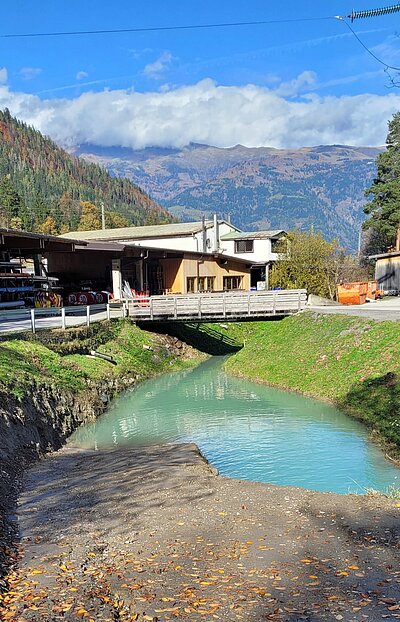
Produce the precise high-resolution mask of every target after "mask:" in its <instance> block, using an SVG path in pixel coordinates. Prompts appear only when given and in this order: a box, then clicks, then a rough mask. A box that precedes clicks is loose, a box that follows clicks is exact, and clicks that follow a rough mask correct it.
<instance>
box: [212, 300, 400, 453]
mask: <svg viewBox="0 0 400 622" xmlns="http://www.w3.org/2000/svg"><path fill="white" fill-rule="evenodd" d="M219 330H220V331H221V332H226V333H227V334H228V335H229V336H230V337H231V338H236V339H238V341H243V342H244V344H245V345H244V348H243V349H242V350H241V351H240V352H238V353H237V354H235V355H233V356H231V357H230V358H229V359H228V361H227V363H226V369H227V371H229V372H231V373H233V374H235V375H238V376H243V377H246V378H249V379H251V380H255V381H258V382H265V383H268V384H271V385H275V386H278V387H281V388H283V389H289V390H293V391H299V392H301V393H304V394H305V395H309V396H313V397H317V398H321V399H325V400H329V401H330V402H333V403H334V404H336V405H337V406H338V407H339V408H341V409H342V410H344V411H346V412H348V413H349V414H351V415H353V416H354V417H356V418H358V419H360V420H361V421H363V422H365V423H366V424H367V425H368V426H369V427H370V428H371V429H373V430H374V431H376V432H377V433H378V434H379V435H380V437H382V438H384V439H386V441H388V442H389V443H390V444H391V445H392V448H393V453H394V454H396V455H397V456H399V457H400V356H399V355H400V344H399V325H398V322H374V321H373V320H364V319H360V318H352V317H346V316H340V315H314V314H312V313H309V312H307V313H302V314H300V315H297V316H293V317H289V318H286V319H285V320H283V321H281V322H257V323H247V324H235V325H233V324H232V325H229V326H228V328H226V329H223V328H221V327H219Z"/></svg>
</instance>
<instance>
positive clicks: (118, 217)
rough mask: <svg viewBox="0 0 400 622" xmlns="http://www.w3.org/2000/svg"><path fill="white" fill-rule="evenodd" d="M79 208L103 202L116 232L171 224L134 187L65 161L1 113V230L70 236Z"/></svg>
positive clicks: (70, 158) (65, 155)
mask: <svg viewBox="0 0 400 622" xmlns="http://www.w3.org/2000/svg"><path fill="white" fill-rule="evenodd" d="M81 202H91V203H94V204H95V205H96V206H97V208H99V207H100V204H101V202H103V203H104V206H105V209H106V211H107V212H108V214H107V216H108V218H109V219H110V220H111V225H114V226H124V225H129V224H135V225H146V224H157V223H164V222H171V221H173V218H172V217H171V216H170V214H169V213H168V212H167V211H166V210H165V209H163V208H161V207H160V206H159V205H157V203H155V202H154V201H153V200H152V199H150V197H149V196H148V195H147V194H145V193H144V192H143V191H142V190H141V189H140V188H139V187H138V186H136V185H135V184H134V183H132V181H130V180H128V179H124V178H115V177H112V176H111V175H110V174H109V173H108V172H107V171H106V170H105V169H104V168H102V167H101V166H99V165H97V164H89V163H87V162H85V161H83V160H81V159H79V158H76V157H74V156H71V155H69V154H68V153H67V152H66V151H64V150H63V149H60V148H59V147H58V146H57V145H56V144H55V143H54V142H53V141H52V140H50V139H49V138H46V137H44V136H43V135H42V134H41V133H40V132H38V131H37V130H35V129H34V128H32V127H29V126H27V125H26V124H25V123H22V122H20V121H18V120H17V119H15V118H13V117H12V116H11V114H10V113H9V111H8V110H4V111H0V225H1V226H8V227H10V226H14V227H18V228H23V229H26V230H35V231H41V230H43V231H44V232H46V233H57V232H59V231H61V232H65V231H67V230H70V229H71V230H74V229H77V228H78V226H79V221H80V218H81V214H82V210H83V209H84V208H85V204H84V203H83V204H82V203H81ZM86 208H87V205H86ZM49 218H50V219H51V220H48V219H49ZM46 220H47V222H46ZM44 223H46V224H44ZM46 229H47V230H46Z"/></svg>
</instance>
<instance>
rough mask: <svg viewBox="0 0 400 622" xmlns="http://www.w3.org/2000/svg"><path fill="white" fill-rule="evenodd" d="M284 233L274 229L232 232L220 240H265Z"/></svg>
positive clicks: (222, 236)
mask: <svg viewBox="0 0 400 622" xmlns="http://www.w3.org/2000/svg"><path fill="white" fill-rule="evenodd" d="M282 233H286V231H283V230H280V229H276V230H273V231H234V232H232V233H225V235H221V240H266V239H269V238H276V237H277V236H278V235H281V234H282Z"/></svg>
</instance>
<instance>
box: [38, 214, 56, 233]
mask: <svg viewBox="0 0 400 622" xmlns="http://www.w3.org/2000/svg"><path fill="white" fill-rule="evenodd" d="M37 231H38V233H47V234H48V235H58V233H59V231H58V227H57V223H56V221H55V218H53V216H47V218H46V220H44V221H43V222H42V224H41V225H38V227H37Z"/></svg>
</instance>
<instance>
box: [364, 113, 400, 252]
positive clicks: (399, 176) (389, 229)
mask: <svg viewBox="0 0 400 622" xmlns="http://www.w3.org/2000/svg"><path fill="white" fill-rule="evenodd" d="M386 146H387V148H386V151H384V152H383V153H381V154H379V156H378V157H377V160H376V164H377V169H378V172H377V176H376V179H375V180H374V183H373V184H372V186H371V187H370V188H368V190H367V191H366V195H367V196H371V195H372V200H371V202H370V203H368V204H367V205H366V206H365V208H364V212H365V213H366V214H369V215H370V218H368V220H366V221H365V223H364V227H365V229H371V233H370V242H369V245H368V249H367V252H368V253H369V254H372V253H374V252H375V253H379V252H386V251H387V250H389V249H390V248H391V247H393V245H394V243H395V240H396V234H397V230H398V229H399V227H400V112H397V113H396V114H395V115H394V116H393V118H392V119H391V121H389V132H388V135H387V139H386Z"/></svg>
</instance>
